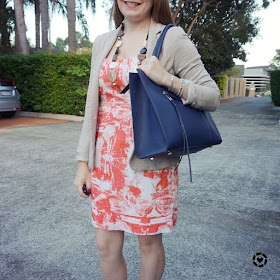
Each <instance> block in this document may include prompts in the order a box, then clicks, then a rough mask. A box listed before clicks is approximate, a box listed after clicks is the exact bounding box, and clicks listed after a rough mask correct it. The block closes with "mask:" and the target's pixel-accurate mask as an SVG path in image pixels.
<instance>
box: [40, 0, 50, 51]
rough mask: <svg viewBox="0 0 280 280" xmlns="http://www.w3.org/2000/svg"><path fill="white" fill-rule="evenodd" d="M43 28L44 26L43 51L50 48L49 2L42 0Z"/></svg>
mask: <svg viewBox="0 0 280 280" xmlns="http://www.w3.org/2000/svg"><path fill="white" fill-rule="evenodd" d="M40 12H41V24H42V25H41V26H42V50H43V51H46V50H47V49H48V46H49V3H48V0H40Z"/></svg>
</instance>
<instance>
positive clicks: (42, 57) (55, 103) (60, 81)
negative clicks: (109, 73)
mask: <svg viewBox="0 0 280 280" xmlns="http://www.w3.org/2000/svg"><path fill="white" fill-rule="evenodd" d="M90 59H91V56H90V55H89V54H86V55H84V54H81V55H77V54H71V53H54V54H49V53H37V54H33V55H30V56H23V55H11V56H2V57H0V78H1V79H11V80H14V81H15V82H16V84H17V88H18V90H19V92H20V93H21V102H22V110H25V111H33V112H42V113H55V114H72V115H83V114H84V107H85V100H86V94H87V87H88V81H89V73H90Z"/></svg>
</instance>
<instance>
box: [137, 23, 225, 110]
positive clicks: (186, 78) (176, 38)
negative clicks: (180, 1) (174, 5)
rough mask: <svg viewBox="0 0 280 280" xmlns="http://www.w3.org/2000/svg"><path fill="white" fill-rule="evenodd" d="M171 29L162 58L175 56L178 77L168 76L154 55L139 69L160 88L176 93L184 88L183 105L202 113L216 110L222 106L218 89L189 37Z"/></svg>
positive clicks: (176, 75)
mask: <svg viewBox="0 0 280 280" xmlns="http://www.w3.org/2000/svg"><path fill="white" fill-rule="evenodd" d="M172 30H173V31H174V32H171V33H167V35H166V39H165V40H167V41H165V42H164V44H165V50H164V53H163V54H162V55H163V57H165V56H168V57H170V56H172V59H173V67H172V68H173V71H174V73H175V75H174V76H173V75H171V74H169V73H168V72H167V71H166V70H165V69H164V68H163V66H162V65H161V64H160V62H159V61H158V59H157V58H156V57H154V56H152V57H148V58H146V59H145V60H143V61H142V64H141V65H140V66H139V69H141V70H142V71H143V72H144V73H145V74H146V75H147V76H148V77H149V78H150V79H151V80H153V81H154V82H155V83H157V84H158V85H161V86H164V87H166V88H172V91H173V92H174V93H178V92H180V88H182V89H181V90H182V95H181V97H182V101H183V103H184V104H189V105H191V106H192V107H194V108H196V109H200V110H206V111H215V110H216V108H217V107H218V105H219V103H220V90H219V88H218V87H217V85H216V83H215V82H214V81H213V80H212V79H211V77H210V75H209V74H208V72H207V71H206V70H205V68H204V65H203V63H202V61H201V59H200V55H199V54H198V52H197V50H196V48H195V46H194V45H193V43H192V42H191V41H190V39H189V38H188V36H187V34H186V33H185V32H184V31H183V30H182V29H181V28H178V27H173V28H171V29H170V31H172ZM170 53H171V55H170ZM171 85H172V86H171Z"/></svg>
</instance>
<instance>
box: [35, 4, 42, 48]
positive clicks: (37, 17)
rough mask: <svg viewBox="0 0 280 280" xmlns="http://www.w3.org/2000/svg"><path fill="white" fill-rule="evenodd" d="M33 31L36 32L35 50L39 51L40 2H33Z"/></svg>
mask: <svg viewBox="0 0 280 280" xmlns="http://www.w3.org/2000/svg"><path fill="white" fill-rule="evenodd" d="M35 30H36V50H37V51H38V50H39V49H40V45H41V36H40V0H35Z"/></svg>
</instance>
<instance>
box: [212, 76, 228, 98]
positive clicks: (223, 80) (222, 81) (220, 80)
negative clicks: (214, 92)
mask: <svg viewBox="0 0 280 280" xmlns="http://www.w3.org/2000/svg"><path fill="white" fill-rule="evenodd" d="M213 79H214V80H215V82H216V84H217V86H218V87H219V89H220V93H221V96H223V94H224V92H225V89H226V87H227V80H228V76H227V75H220V76H213Z"/></svg>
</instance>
